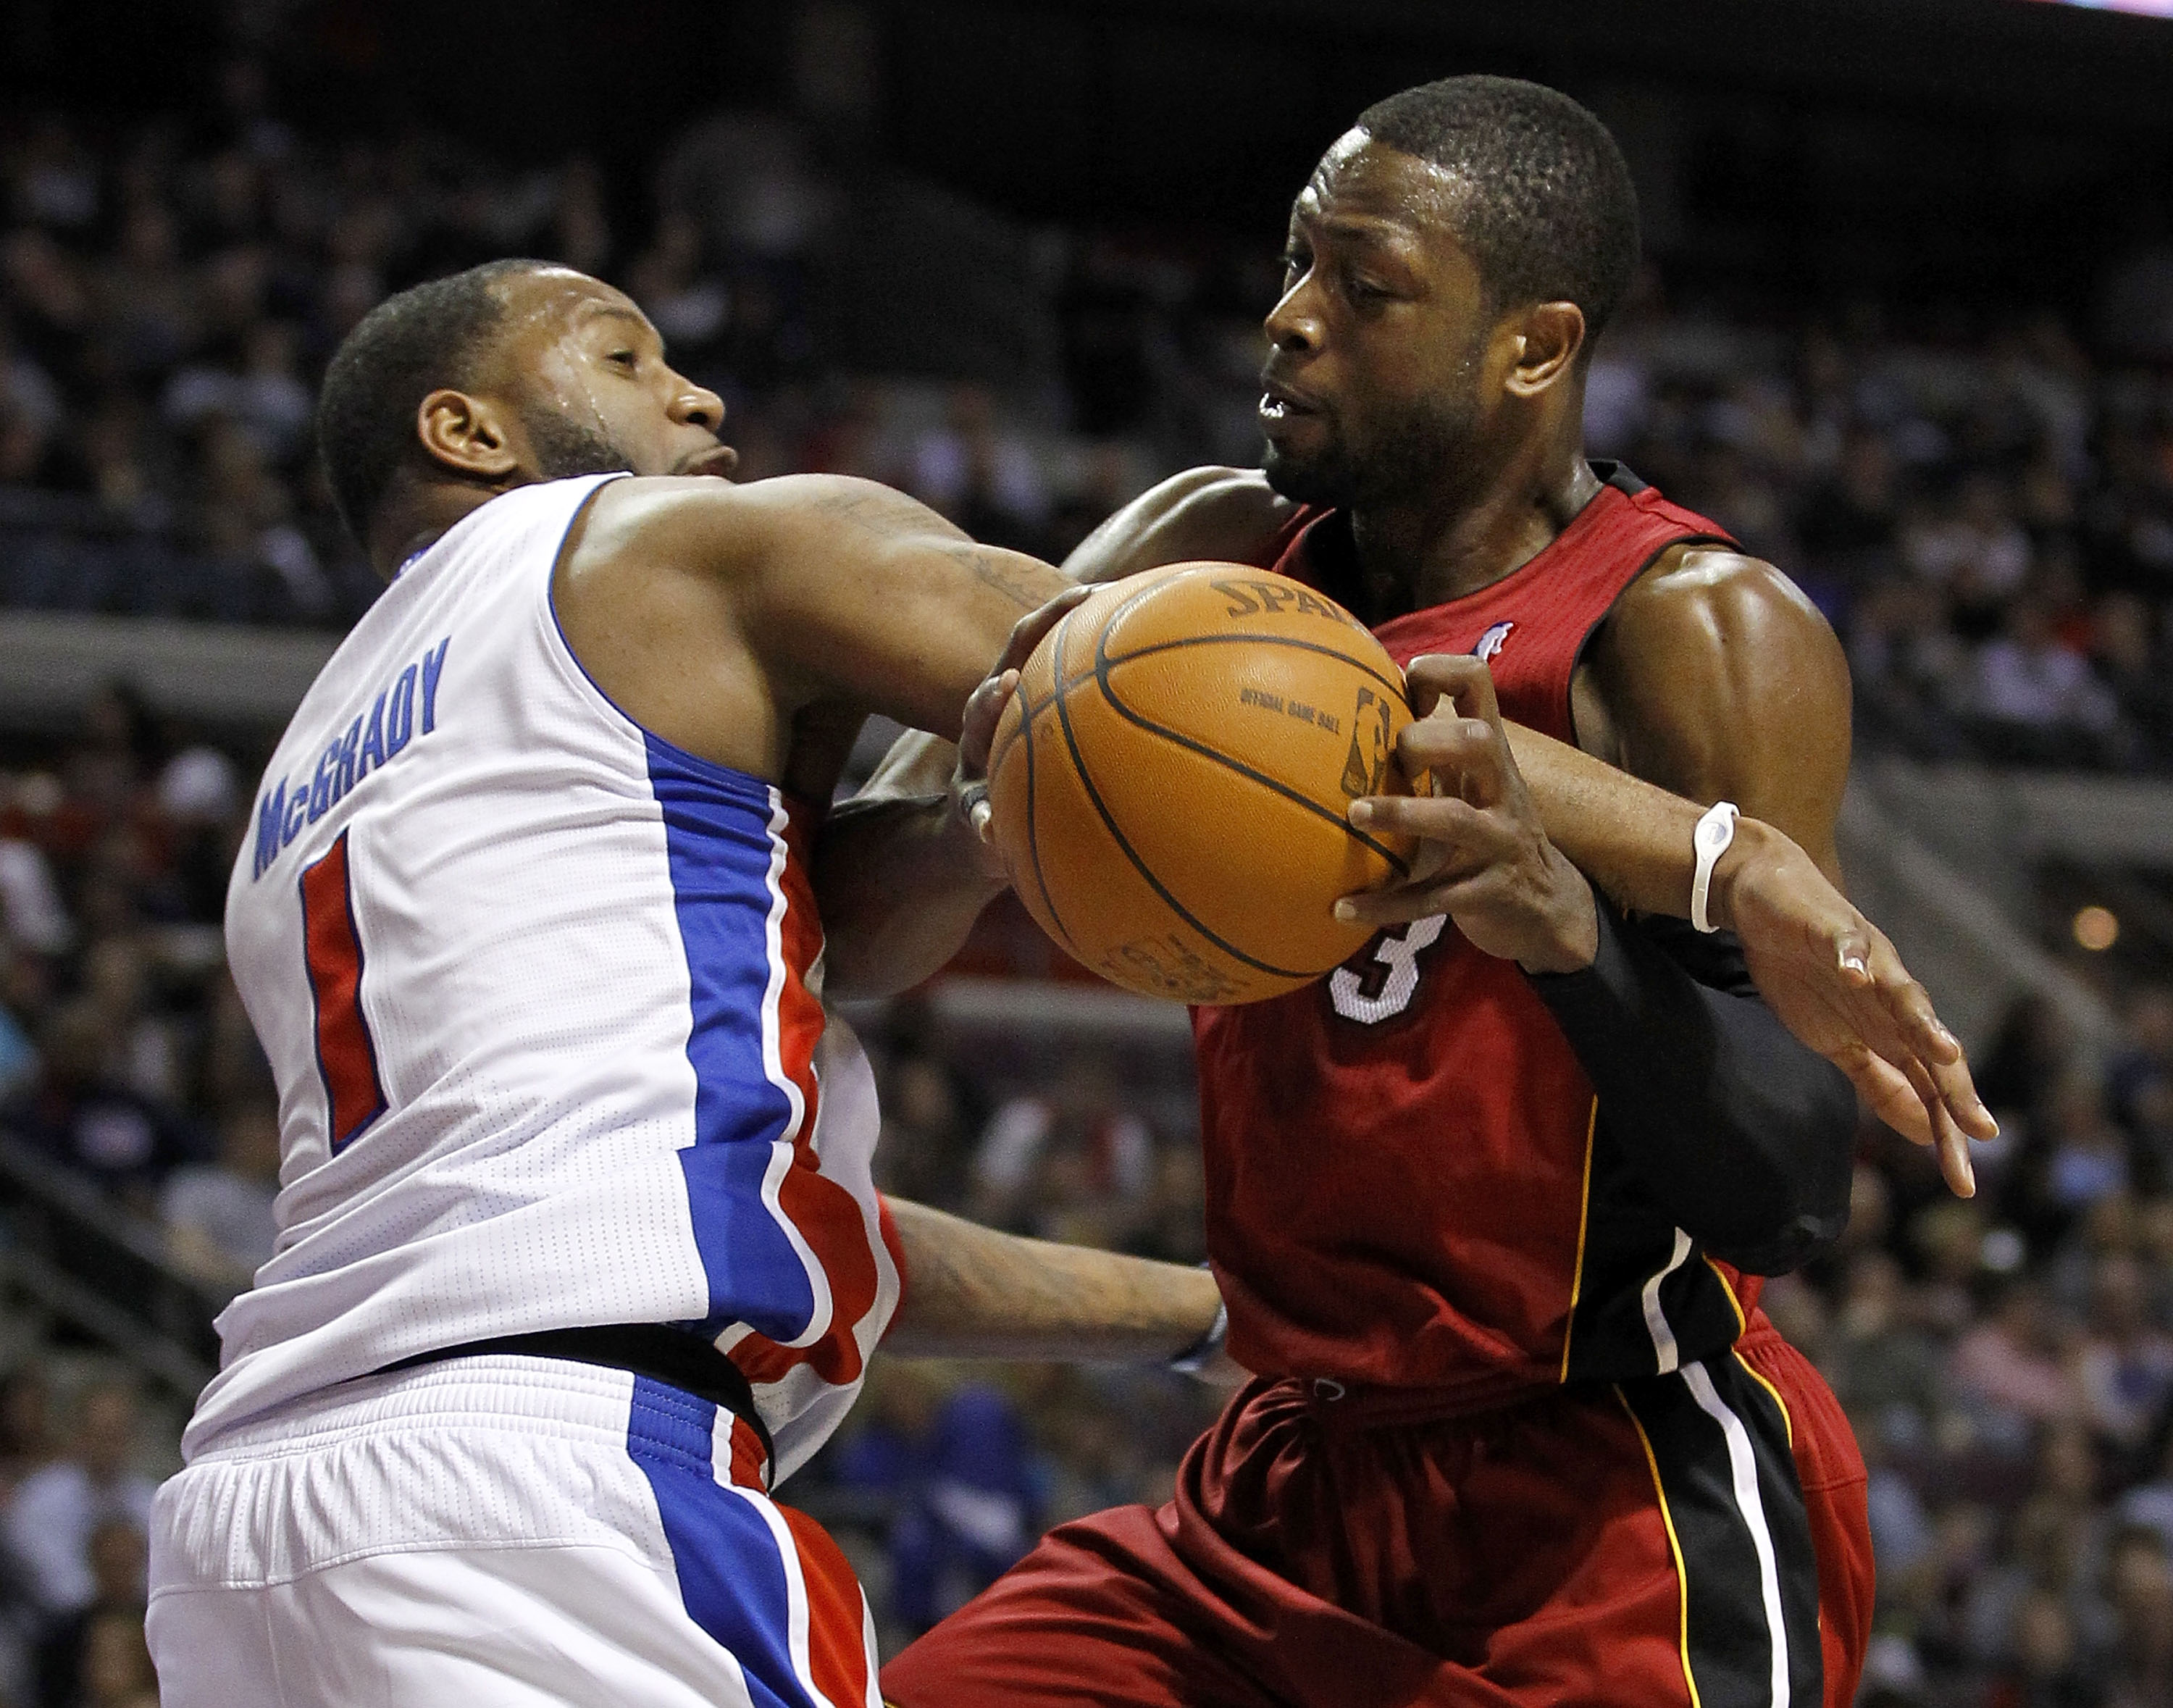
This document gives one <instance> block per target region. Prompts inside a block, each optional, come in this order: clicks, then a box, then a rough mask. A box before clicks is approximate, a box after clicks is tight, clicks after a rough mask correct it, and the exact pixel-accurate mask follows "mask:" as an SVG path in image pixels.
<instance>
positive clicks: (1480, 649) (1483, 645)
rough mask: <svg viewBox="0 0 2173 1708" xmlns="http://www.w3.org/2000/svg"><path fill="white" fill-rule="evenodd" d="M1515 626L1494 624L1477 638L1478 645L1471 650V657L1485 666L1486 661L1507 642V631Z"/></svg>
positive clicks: (1507, 623)
mask: <svg viewBox="0 0 2173 1708" xmlns="http://www.w3.org/2000/svg"><path fill="white" fill-rule="evenodd" d="M1516 626H1517V625H1516V624H1515V623H1513V622H1497V623H1496V624H1495V625H1494V626H1493V628H1490V629H1488V630H1487V631H1486V633H1484V634H1482V635H1480V637H1479V644H1478V645H1476V646H1475V647H1474V648H1472V649H1471V655H1472V657H1474V658H1475V659H1477V660H1479V662H1480V663H1481V664H1485V663H1486V660H1489V659H1490V658H1491V657H1493V656H1494V655H1495V654H1496V653H1497V652H1499V651H1501V650H1502V647H1503V646H1504V645H1505V644H1507V641H1508V638H1509V631H1510V630H1511V629H1512V628H1515V627H1516Z"/></svg>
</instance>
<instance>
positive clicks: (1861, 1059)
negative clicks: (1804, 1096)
mask: <svg viewBox="0 0 2173 1708" xmlns="http://www.w3.org/2000/svg"><path fill="white" fill-rule="evenodd" d="M1834 1064H1835V1065H1836V1066H1837V1067H1839V1068H1840V1069H1841V1071H1842V1072H1843V1073H1845V1074H1847V1075H1848V1077H1849V1082H1850V1083H1851V1084H1852V1085H1853V1086H1855V1087H1856V1089H1857V1091H1858V1095H1860V1096H1862V1097H1863V1101H1864V1102H1865V1104H1866V1105H1867V1106H1868V1107H1869V1108H1870V1110H1871V1113H1873V1114H1874V1115H1876V1116H1877V1117H1878V1118H1879V1119H1880V1120H1882V1121H1884V1122H1885V1123H1886V1124H1887V1125H1888V1126H1890V1127H1891V1128H1892V1129H1894V1130H1895V1132H1896V1133H1899V1134H1901V1136H1902V1137H1903V1138H1904V1139H1906V1140H1909V1142H1910V1143H1911V1144H1912V1145H1929V1144H1931V1143H1932V1141H1933V1139H1934V1138H1935V1137H1936V1136H1937V1135H1936V1134H1935V1133H1934V1131H1933V1127H1932V1118H1931V1116H1930V1115H1929V1113H1927V1111H1926V1110H1925V1107H1924V1100H1923V1099H1922V1097H1920V1096H1917V1088H1916V1087H1915V1086H1912V1085H1911V1084H1910V1083H1909V1076H1908V1075H1906V1074H1905V1073H1903V1072H1902V1071H1901V1069H1899V1068H1897V1067H1895V1065H1894V1064H1893V1063H1891V1062H1890V1061H1888V1060H1886V1059H1885V1058H1884V1057H1883V1056H1877V1055H1874V1054H1873V1053H1871V1052H1870V1051H1869V1050H1868V1049H1856V1050H1852V1051H1851V1052H1849V1053H1847V1054H1846V1055H1844V1056H1836V1057H1835V1058H1834Z"/></svg>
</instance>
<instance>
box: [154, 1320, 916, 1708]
mask: <svg viewBox="0 0 2173 1708" xmlns="http://www.w3.org/2000/svg"><path fill="white" fill-rule="evenodd" d="M760 1466H761V1448H760V1447H759V1445H758V1443H757V1442H756V1441H755V1438H754V1435H753V1432H752V1431H751V1430H749V1429H748V1428H747V1425H746V1424H744V1423H742V1422H740V1421H739V1420H737V1419H736V1418H734V1417H733V1416H732V1414H731V1413H730V1412H729V1411H725V1410H722V1409H720V1408H719V1407H717V1406H714V1405H712V1404H709V1402H708V1401H706V1400H701V1399H697V1398H694V1397H693V1396H692V1395H690V1394H687V1393H682V1392H680V1391H679V1390H678V1389H677V1388H672V1387H666V1386H664V1385H663V1384H662V1383H661V1382H652V1381H650V1379H649V1378H647V1377H635V1376H631V1375H628V1374H626V1373H625V1372H623V1371H612V1370H602V1369H597V1368H595V1367H593V1366H587V1365H580V1364H573V1363H568V1362H564V1361H562V1360H557V1359H542V1358H527V1357H515V1356H505V1355H491V1356H488V1357H481V1358H461V1359H455V1360H449V1361H447V1362H445V1363H442V1364H435V1365H429V1366H423V1367H422V1368H420V1369H418V1370H412V1371H402V1372H401V1373H398V1374H396V1375H391V1376H380V1377H366V1378H364V1380H362V1381H359V1382H347V1383H343V1384H342V1386H341V1387H339V1388H338V1389H337V1390H336V1391H335V1392H333V1393H327V1394H324V1395H319V1396H315V1397H312V1398H310V1399H308V1400H305V1401H299V1402H297V1403H296V1404H293V1405H289V1406H286V1407H283V1408H282V1409H280V1410H279V1411H278V1412H277V1413H275V1414H272V1415H271V1416H270V1417H268V1418H267V1419H266V1420H263V1421H262V1422H260V1423H256V1424H253V1425H249V1426H247V1427H246V1428H244V1429H240V1430H236V1431H232V1432H231V1433H229V1434H228V1435H226V1436H222V1437H220V1438H219V1439H218V1441H217V1442H215V1443H214V1444H213V1447H210V1448H209V1449H208V1450H206V1451H205V1452H202V1453H200V1454H198V1455H197V1458H196V1460H195V1461H194V1463H191V1465H190V1466H189V1468H187V1469H186V1470H185V1471H183V1472H182V1473H181V1474H180V1475H179V1476H177V1477H175V1478H174V1479H172V1480H171V1481H170V1482H169V1483H168V1484H166V1485H165V1486H164V1488H163V1489H161V1490H159V1501H158V1506H157V1510H156V1512H155V1514H154V1518H153V1522H152V1533H151V1603H150V1619H149V1633H150V1640H151V1653H152V1657H153V1658H154V1660H155V1661H156V1662H157V1663H158V1668H159V1689H160V1696H159V1700H160V1701H161V1703H162V1704H163V1705H164V1708H334V1705H337V1708H419V1705H423V1704H445V1705H451V1708H542V1705H544V1704H566V1705H572V1704H580V1705H581V1708H596V1705H601V1704H606V1703H609V1704H612V1705H614V1708H709V1705H716V1704H726V1705H732V1708H881V1699H880V1698H879V1697H878V1696H877V1695H876V1683H875V1677H876V1655H875V1630H874V1624H873V1621H872V1620H871V1619H870V1617H869V1615H868V1610H867V1604H866V1603H865V1600H864V1599H863V1598H862V1597H861V1594H860V1585H859V1583H858V1582H857V1581H855V1578H854V1576H853V1574H852V1571H851V1568H850V1567H849V1566H848V1565H846V1563H845V1560H844V1555H842V1554H840V1553H839V1552H838V1548H837V1544H834V1543H833V1542H832V1541H831V1539H830V1538H829V1537H828V1536H827V1535H826V1534H824V1533H823V1532H822V1528H821V1527H819V1526H818V1525H817V1524H816V1523H815V1522H814V1521H813V1520H812V1519H810V1518H808V1517H806V1515H805V1514H803V1513H799V1512H795V1511H791V1510H790V1509H789V1508H786V1507H783V1506H778V1505H777V1504H776V1503H775V1502H774V1501H771V1500H770V1498H769V1497H768V1495H767V1494H766V1493H765V1492H764V1491H763V1486H762V1480H761V1476H760Z"/></svg>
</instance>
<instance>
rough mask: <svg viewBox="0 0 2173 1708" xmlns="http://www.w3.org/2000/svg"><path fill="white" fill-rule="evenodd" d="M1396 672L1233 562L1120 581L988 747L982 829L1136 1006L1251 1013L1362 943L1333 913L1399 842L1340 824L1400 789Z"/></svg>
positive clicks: (1350, 635)
mask: <svg viewBox="0 0 2173 1708" xmlns="http://www.w3.org/2000/svg"><path fill="white" fill-rule="evenodd" d="M1409 722H1410V710H1409V709H1408V707H1407V706H1406V704H1405V698H1404V678H1403V672H1402V671H1399V670H1398V669H1397V668H1396V665H1395V663H1394V660H1391V659H1390V658H1389V656H1388V654H1387V652H1385V651H1384V650H1383V649H1382V646H1381V644H1380V643H1379V642H1378V641H1377V640H1375V639H1374V638H1373V637H1372V635H1371V634H1369V633H1367V631H1366V628H1365V627H1364V626H1363V625H1362V624H1361V623H1360V622H1358V620H1357V619H1356V617H1352V616H1351V614H1350V612H1346V611H1345V610H1344V609H1343V607H1342V606H1340V605H1338V604H1336V603H1335V601H1333V600H1331V599H1329V598H1326V597H1324V595H1321V594H1318V593H1316V592H1314V591H1313V590H1312V589H1310V588H1308V587H1305V586H1302V585H1300V584H1299V583H1297V582H1296V581H1292V580H1290V579H1286V578H1285V577H1283V576H1281V575H1275V574H1270V573H1268V572H1267V571H1264V570H1259V569H1250V568H1245V567H1243V565H1240V564H1235V563H1180V564H1177V565H1174V566H1173V567H1171V568H1166V569H1155V570H1150V571H1148V572H1147V573H1146V574H1141V575H1135V576H1131V577H1129V578H1127V579H1124V580H1122V581H1116V582H1112V583H1111V584H1110V585H1108V586H1107V587H1103V588H1102V589H1100V590H1097V592H1095V593H1094V594H1093V595H1092V597H1090V598H1088V599H1087V600H1085V601H1082V602H1081V604H1080V605H1078V606H1076V607H1075V608H1074V609H1073V610H1071V611H1070V612H1067V613H1066V614H1065V617H1063V619H1062V620H1061V621H1060V622H1059V623H1058V624H1057V627H1056V628H1055V629H1054V632H1052V633H1050V634H1049V636H1048V638H1046V639H1044V640H1043V642H1042V643H1041V644H1040V645H1039V646H1038V647H1037V648H1036V649H1034V652H1033V656H1032V657H1031V658H1029V659H1028V660H1027V663H1026V665H1025V667H1024V668H1023V670H1022V671H1021V672H1020V677H1019V685H1018V691H1017V692H1016V694H1014V695H1013V696H1012V698H1011V703H1010V704H1009V705H1007V706H1006V708H1005V709H1004V712H1003V716H1002V718H1001V719H1000V721H999V722H998V724H997V725H996V733H995V742H994V745H993V746H992V747H991V749H990V752H989V808H990V811H991V812H992V814H993V822H992V829H993V831H994V832H995V839H996V843H997V846H998V847H999V849H1000V850H1001V852H1002V854H1003V859H1004V864H1005V866H1006V870H1007V872H1008V874H1009V876H1010V878H1011V886H1012V887H1013V888H1014V889H1015V890H1016V892H1018V895H1019V897H1020V898H1021V899H1022V901H1024V902H1025V903H1026V906H1027V912H1029V913H1032V914H1033V917H1034V918H1035V919H1036V920H1038V922H1039V923H1040V924H1041V927H1042V929H1043V930H1045V931H1047V932H1048V933H1049V935H1050V936H1051V937H1053V938H1054V939H1055V940H1056V941H1057V942H1058V943H1059V944H1060V945H1061V946H1063V947H1064V948H1065V949H1066V950H1068V951H1070V953H1071V954H1072V955H1074V956H1076V957H1077V958H1078V959H1079V960H1080V961H1081V962H1084V963H1085V964H1086V965H1087V966H1089V967H1092V968H1093V969H1094V970H1095V971H1096V972H1097V973H1101V974H1102V975H1103V977H1105V978H1108V979H1111V980H1113V982H1114V983H1118V984H1121V985H1123V986H1124V987H1125V988H1126V989H1131V990H1137V991H1141V992H1144V993H1146V994H1148V995H1151V996H1164V997H1173V998H1175V999H1178V1000H1179V1001H1182V1002H1200V1003H1238V1002H1257V1001H1259V1000H1260V999H1262V998H1264V997H1270V996H1276V995H1280V994H1281V993H1283V992H1284V991H1286V990H1290V989H1295V988H1296V987H1297V986H1298V985H1301V984H1303V983H1307V982H1308V980H1311V979H1314V978H1318V977H1320V975H1321V974H1323V973H1326V972H1328V971H1329V969H1331V968H1332V967H1335V966H1337V965H1338V964H1339V963H1340V962H1343V961H1344V960H1345V959H1347V958H1348V957H1349V956H1351V954H1353V953H1354V952H1355V951H1357V950H1358V949H1359V948H1360V947H1361V946H1362V945H1363V944H1364V943H1365V942H1366V940H1367V938H1369V937H1370V936H1371V935H1372V927H1371V926H1370V925H1366V924H1347V923H1345V922H1343V921H1340V920H1339V919H1336V918H1335V913H1334V911H1333V910H1334V908H1335V902H1336V899H1337V898H1338V897H1342V896H1347V895H1349V894H1351V892H1354V891H1357V890H1363V889H1370V888H1372V886H1374V885H1376V884H1378V883H1382V882H1383V881H1388V880H1390V879H1392V878H1399V877H1401V876H1405V873H1406V871H1407V870H1408V865H1409V861H1410V854H1411V846H1410V843H1409V842H1408V841H1406V840H1405V839H1404V838H1398V837H1393V836H1386V837H1384V836H1371V835H1367V834H1366V833H1365V832H1361V831H1359V830H1356V829H1355V828H1353V827H1351V824H1350V822H1349V821H1348V820H1347V819H1346V818H1345V810H1346V809H1347V808H1348V807H1349V806H1350V804H1351V801H1352V800H1354V799H1355V798H1356V797H1357V796H1360V795H1381V794H1392V793H1397V792H1400V791H1402V790H1403V789H1405V787H1406V785H1405V783H1404V782H1403V780H1402V779H1401V777H1400V774H1399V772H1398V770H1397V768H1396V766H1395V763H1394V753H1395V744H1396V735H1397V732H1398V731H1399V730H1401V729H1402V728H1403V727H1404V725H1406V724H1408V723H1409Z"/></svg>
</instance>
